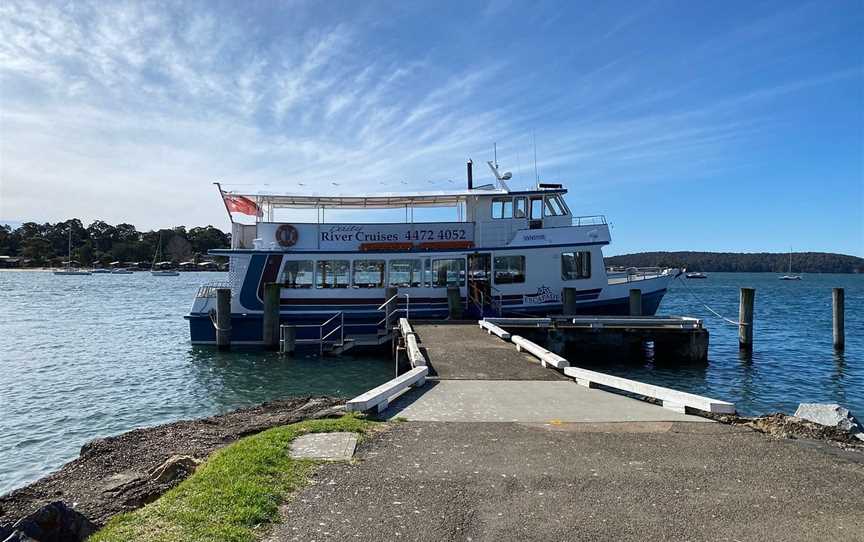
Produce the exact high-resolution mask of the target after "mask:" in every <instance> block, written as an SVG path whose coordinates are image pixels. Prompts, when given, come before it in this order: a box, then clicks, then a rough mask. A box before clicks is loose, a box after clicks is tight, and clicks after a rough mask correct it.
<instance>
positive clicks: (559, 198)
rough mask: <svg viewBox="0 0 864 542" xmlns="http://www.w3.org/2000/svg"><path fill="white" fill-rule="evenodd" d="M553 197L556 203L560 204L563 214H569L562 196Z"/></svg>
mask: <svg viewBox="0 0 864 542" xmlns="http://www.w3.org/2000/svg"><path fill="white" fill-rule="evenodd" d="M555 199H556V200H557V201H558V204H559V205H561V209H563V210H564V214H565V215H569V214H570V208H569V207H567V202H566V201H564V197H563V196H555Z"/></svg>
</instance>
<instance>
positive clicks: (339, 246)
mask: <svg viewBox="0 0 864 542" xmlns="http://www.w3.org/2000/svg"><path fill="white" fill-rule="evenodd" d="M490 166H491V164H490ZM469 171H470V164H469ZM493 172H494V173H495V175H496V177H498V183H497V184H496V185H486V186H481V187H476V188H475V187H473V186H471V181H470V178H471V175H470V174H469V188H467V189H465V190H456V191H451V192H430V193H412V194H381V195H368V196H344V197H341V196H299V195H288V194H264V193H239V192H227V191H223V190H222V188H221V186H220V187H219V190H220V194H221V195H222V197H223V200H224V201H225V202H226V208H227V209H228V211H229V214H230V215H232V240H231V248H230V249H225V250H212V251H210V253H211V254H213V255H218V256H226V257H228V259H229V262H230V263H229V269H230V270H229V279H228V281H227V283H225V284H214V283H210V284H206V285H203V286H202V287H201V288H200V289H199V291H198V294H197V296H196V298H195V301H194V303H193V304H192V309H191V311H190V313H189V315H188V316H187V319H188V320H189V326H190V332H191V339H192V343H193V344H215V327H214V323H213V314H214V312H215V309H216V296H215V289H216V288H217V287H228V288H230V289H231V294H232V302H231V303H232V305H231V313H232V314H231V336H232V342H233V343H238V344H256V343H261V340H262V309H263V297H264V296H263V291H264V285H265V283H271V282H275V283H279V284H281V286H282V288H281V313H280V314H281V317H280V319H281V321H282V323H283V324H294V325H298V326H301V327H298V328H297V335H298V338H299V337H302V336H304V334H305V335H309V336H310V337H312V338H314V336H318V335H319V333H322V332H321V330H320V329H317V327H318V326H319V325H321V324H323V323H325V322H328V321H330V322H337V321H338V323H342V322H344V326H343V329H342V330H340V333H339V334H340V335H342V334H344V336H345V337H348V338H352V339H354V340H356V341H357V344H374V343H375V339H376V338H377V337H386V336H387V332H386V330H383V329H382V328H383V322H382V316H383V310H382V309H381V308H380V307H381V305H382V303H383V302H384V301H385V297H386V295H387V294H386V292H387V288H388V287H392V288H397V289H398V290H397V291H398V298H397V300H396V303H398V305H397V307H398V312H399V313H400V314H399V315H400V316H405V314H407V315H408V316H409V317H410V318H411V319H412V320H413V319H420V318H430V319H441V318H446V317H447V316H448V301H447V291H448V288H449V289H451V290H452V289H453V288H458V290H459V295H460V297H461V298H462V306H463V308H464V314H463V316H464V317H465V318H477V317H481V316H493V315H494V316H525V315H530V316H541V315H548V314H560V313H561V312H562V308H563V304H562V292H563V289H564V288H574V289H575V293H576V302H577V305H576V307H577V309H576V313H577V314H608V315H623V314H627V313H628V311H629V290H630V289H632V288H638V289H640V290H641V291H642V301H643V314H646V315H647V314H654V313H655V312H656V310H657V307H658V306H659V304H660V301H661V299H662V298H663V294H664V293H665V292H666V288H667V285H668V283H669V281H670V280H671V279H672V278H674V277H675V276H677V275H678V274H679V273H680V272H679V271H678V270H677V269H652V270H648V271H644V270H632V269H631V270H624V271H620V272H617V273H609V274H607V270H606V268H605V266H604V263H603V252H602V248H603V246H604V245H607V244H609V242H610V240H611V239H610V235H609V227H608V225H607V222H606V219H605V217H603V216H600V215H596V216H578V217H577V216H573V215H572V214H571V212H570V209H569V208H568V207H567V204H566V203H565V201H564V198H563V196H564V194H566V192H567V190H566V189H565V188H564V187H562V186H561V185H548V184H547V185H544V184H540V185H538V186H537V188H536V189H534V190H528V191H511V190H510V189H509V188H508V187H507V185H506V183H505V182H504V180H506V177H505V178H501V177H500V176H499V175H498V174H497V170H496V169H494V166H493ZM217 186H218V185H217ZM430 207H439V208H448V207H449V208H450V209H451V210H452V211H455V215H456V217H455V218H456V220H455V221H453V222H415V221H414V220H413V216H414V211H415V210H416V209H421V208H430ZM284 209H293V210H296V209H306V210H315V211H316V212H317V217H318V220H317V221H316V222H314V223H297V222H291V221H277V220H275V219H274V218H275V216H276V215H277V214H278V213H282V212H284V211H283V210H284ZM344 209H400V210H401V209H404V213H405V220H404V221H402V222H399V223H386V224H365V223H329V222H326V221H325V220H324V216H325V213H327V212H330V211H331V210H344ZM238 210H239V211H240V212H242V213H245V214H247V215H254V216H255V221H254V223H253V224H246V223H242V222H240V221H235V216H234V215H235V214H236V212H237V211H238ZM295 212H296V211H295ZM400 214H401V212H400ZM334 316H335V317H337V318H334ZM334 325H336V324H334ZM302 326H308V327H302ZM325 332H326V330H325ZM382 332H383V333H382ZM380 342H383V340H381V341H380Z"/></svg>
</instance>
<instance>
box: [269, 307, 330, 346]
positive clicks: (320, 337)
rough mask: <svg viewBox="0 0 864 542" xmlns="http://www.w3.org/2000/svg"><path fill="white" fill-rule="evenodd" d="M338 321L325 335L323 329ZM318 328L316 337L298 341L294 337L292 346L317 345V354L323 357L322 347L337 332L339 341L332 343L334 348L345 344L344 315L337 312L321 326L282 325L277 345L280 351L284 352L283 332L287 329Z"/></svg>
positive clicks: (284, 338)
mask: <svg viewBox="0 0 864 542" xmlns="http://www.w3.org/2000/svg"><path fill="white" fill-rule="evenodd" d="M337 318H338V319H339V325H338V326H336V327H334V328H333V329H331V330H330V331H328V332H326V333H325V331H324V330H325V329H326V328H327V326H328V325H330V323H332V322H334V321H335V320H336V319H337ZM292 327H293V328H296V329H300V328H318V337H312V338H307V339H298V338H296V337H295V339H294V344H317V345H318V348H319V354H320V355H324V345H325V344H326V343H327V341H328V340H329V339H330V337H332V336H333V335H334V334H335V333H336V332H339V341H338V342H336V341H335V340H334V341H331V342H334V344H335V346H343V345H344V344H345V313H344V312H342V311H339V312H337V313H336V314H334V315H333V316H331V317H330V318H329V319H328V320H327V321H325V322H324V323H323V324H298V325H282V326H279V330H280V336H279V344H280V345H281V346H282V351H284V350H285V346H286V345H285V341H286V337H285V330H286V329H287V328H292Z"/></svg>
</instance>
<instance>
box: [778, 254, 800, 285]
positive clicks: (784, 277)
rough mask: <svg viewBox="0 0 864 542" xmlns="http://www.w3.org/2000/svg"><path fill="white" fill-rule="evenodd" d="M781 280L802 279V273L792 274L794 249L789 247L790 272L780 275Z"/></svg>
mask: <svg viewBox="0 0 864 542" xmlns="http://www.w3.org/2000/svg"><path fill="white" fill-rule="evenodd" d="M779 278H780V280H801V275H793V274H792V249H791V248H790V249H789V273H788V274H786V275H783V276H782V277H779Z"/></svg>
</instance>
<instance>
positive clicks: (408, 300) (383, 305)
mask: <svg viewBox="0 0 864 542" xmlns="http://www.w3.org/2000/svg"><path fill="white" fill-rule="evenodd" d="M400 295H404V296H405V309H400V308H399V301H398V299H397V298H398V297H399V296H400ZM393 300H396V308H395V309H393V310H392V311H390V310H389V307H390V303H391V302H393ZM375 310H377V311H384V318H382V319H381V320H379V321H378V324H377V325H378V326H379V327H380V326H382V325H383V326H384V327H385V329H388V330H389V329H390V327H391V326H390V322H389V320H390V318H391V317H392V316H393V314H394V313H396V312H399V311H400V310H404V311H405V318H409V319H410V318H411V296H410V295H409V294H407V293H404V292H403V293H399V292H397V293H395V294H393V295H392V296H390V299H388V300H387V301H385V302H384V303H381V305H379V306H378V308H377V309H375Z"/></svg>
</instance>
